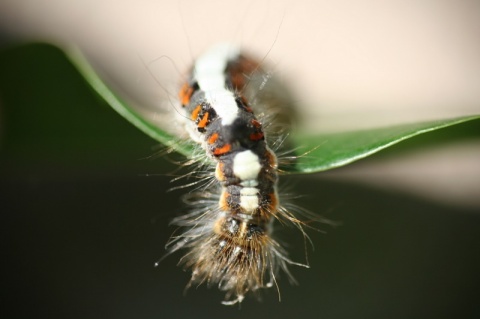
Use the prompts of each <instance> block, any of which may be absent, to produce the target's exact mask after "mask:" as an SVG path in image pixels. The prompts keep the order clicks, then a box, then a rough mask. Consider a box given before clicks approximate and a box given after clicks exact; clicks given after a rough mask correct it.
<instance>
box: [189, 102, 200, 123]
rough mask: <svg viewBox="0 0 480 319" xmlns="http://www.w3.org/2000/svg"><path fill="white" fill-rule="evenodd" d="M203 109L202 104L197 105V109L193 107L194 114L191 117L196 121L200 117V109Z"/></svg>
mask: <svg viewBox="0 0 480 319" xmlns="http://www.w3.org/2000/svg"><path fill="white" fill-rule="evenodd" d="M201 110H202V106H201V105H200V104H199V105H197V106H196V107H195V109H193V111H192V115H191V117H190V118H191V119H192V121H195V120H196V119H197V117H198V114H199V113H200V111H201Z"/></svg>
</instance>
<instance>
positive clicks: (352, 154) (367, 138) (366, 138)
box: [43, 46, 480, 173]
mask: <svg viewBox="0 0 480 319" xmlns="http://www.w3.org/2000/svg"><path fill="white" fill-rule="evenodd" d="M46 48H48V50H50V51H51V55H52V57H54V58H55V59H57V60H59V59H64V56H63V55H61V54H59V51H58V49H57V48H55V47H52V46H46ZM43 50H45V46H44V48H43ZM67 56H68V57H69V58H70V60H71V61H72V62H73V64H74V65H75V66H76V68H77V69H78V70H79V71H80V73H81V75H82V76H83V77H84V79H85V80H86V81H87V82H88V83H89V84H90V85H91V87H92V88H93V89H94V90H95V91H96V92H97V93H98V94H99V95H100V96H101V97H102V98H103V99H104V100H105V101H106V102H107V103H108V104H109V105H110V106H111V107H112V108H113V109H114V110H115V111H117V112H118V113H119V114H120V115H122V116H123V117H124V118H125V119H127V120H128V121H129V122H130V123H132V124H133V125H134V126H136V127H137V128H139V129H140V130H141V131H143V132H144V133H145V134H147V135H148V136H150V137H151V138H153V139H155V140H156V141H158V142H160V143H162V144H164V145H167V146H169V147H171V148H173V149H174V150H176V151H177V152H179V153H181V154H183V155H185V156H190V155H191V154H192V148H191V147H189V146H188V145H185V144H182V143H177V140H176V138H175V137H174V136H172V135H170V134H169V133H167V132H166V131H165V130H163V129H162V128H161V127H158V126H157V125H156V124H154V123H152V122H150V121H149V119H148V118H143V117H142V116H141V115H140V114H139V113H138V112H137V111H136V110H135V108H133V107H132V106H131V105H129V104H128V103H127V102H126V101H125V100H123V99H122V98H121V97H120V96H119V95H118V94H116V93H115V92H113V91H112V90H111V89H110V88H109V87H108V86H107V85H106V84H105V83H104V81H103V80H102V79H101V78H100V77H99V76H98V74H97V73H96V72H95V70H94V69H93V68H92V66H91V65H90V64H89V63H88V61H87V60H86V59H85V58H84V57H83V56H82V54H80V53H79V51H70V52H69V53H68V54H67ZM60 62H61V63H65V61H59V63H60ZM479 120H480V116H466V117H461V118H453V119H445V120H438V121H430V122H422V123H411V124H404V125H398V126H390V127H384V128H375V129H369V130H361V131H352V132H342V133H335V134H320V135H313V136H295V134H292V136H293V138H292V140H293V141H294V148H295V149H297V155H299V156H298V158H297V160H296V163H295V165H294V166H290V167H288V168H286V169H285V170H286V171H287V172H288V173H312V172H318V171H324V170H328V169H332V168H336V167H340V166H343V165H346V164H349V163H351V162H354V161H357V160H359V159H362V158H365V157H367V156H369V155H372V154H374V153H377V152H379V151H380V150H383V149H385V148H388V147H390V146H392V145H395V144H397V143H399V142H402V141H404V140H407V139H410V138H413V137H415V136H418V135H420V134H424V133H427V132H433V131H437V130H439V129H443V128H446V127H452V126H457V125H459V124H461V123H465V122H468V121H479ZM302 153H304V154H302Z"/></svg>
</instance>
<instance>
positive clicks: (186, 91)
mask: <svg viewBox="0 0 480 319" xmlns="http://www.w3.org/2000/svg"><path fill="white" fill-rule="evenodd" d="M192 94H193V88H192V87H191V86H190V85H188V83H185V84H184V85H183V86H182V88H181V89H180V92H179V93H178V97H179V98H180V102H181V103H182V106H185V105H187V104H188V103H190V98H191V97H192Z"/></svg>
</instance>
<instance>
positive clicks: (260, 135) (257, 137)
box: [249, 132, 263, 141]
mask: <svg viewBox="0 0 480 319" xmlns="http://www.w3.org/2000/svg"><path fill="white" fill-rule="evenodd" d="M249 138H250V141H260V140H261V139H263V133H262V132H259V133H252V134H250V137H249Z"/></svg>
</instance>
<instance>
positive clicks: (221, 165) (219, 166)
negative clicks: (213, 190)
mask: <svg viewBox="0 0 480 319" xmlns="http://www.w3.org/2000/svg"><path fill="white" fill-rule="evenodd" d="M224 166H225V164H224V163H223V162H218V164H217V167H216V168H215V178H216V179H217V180H219V181H220V182H223V181H224V180H225V174H224V173H223V169H224Z"/></svg>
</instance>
